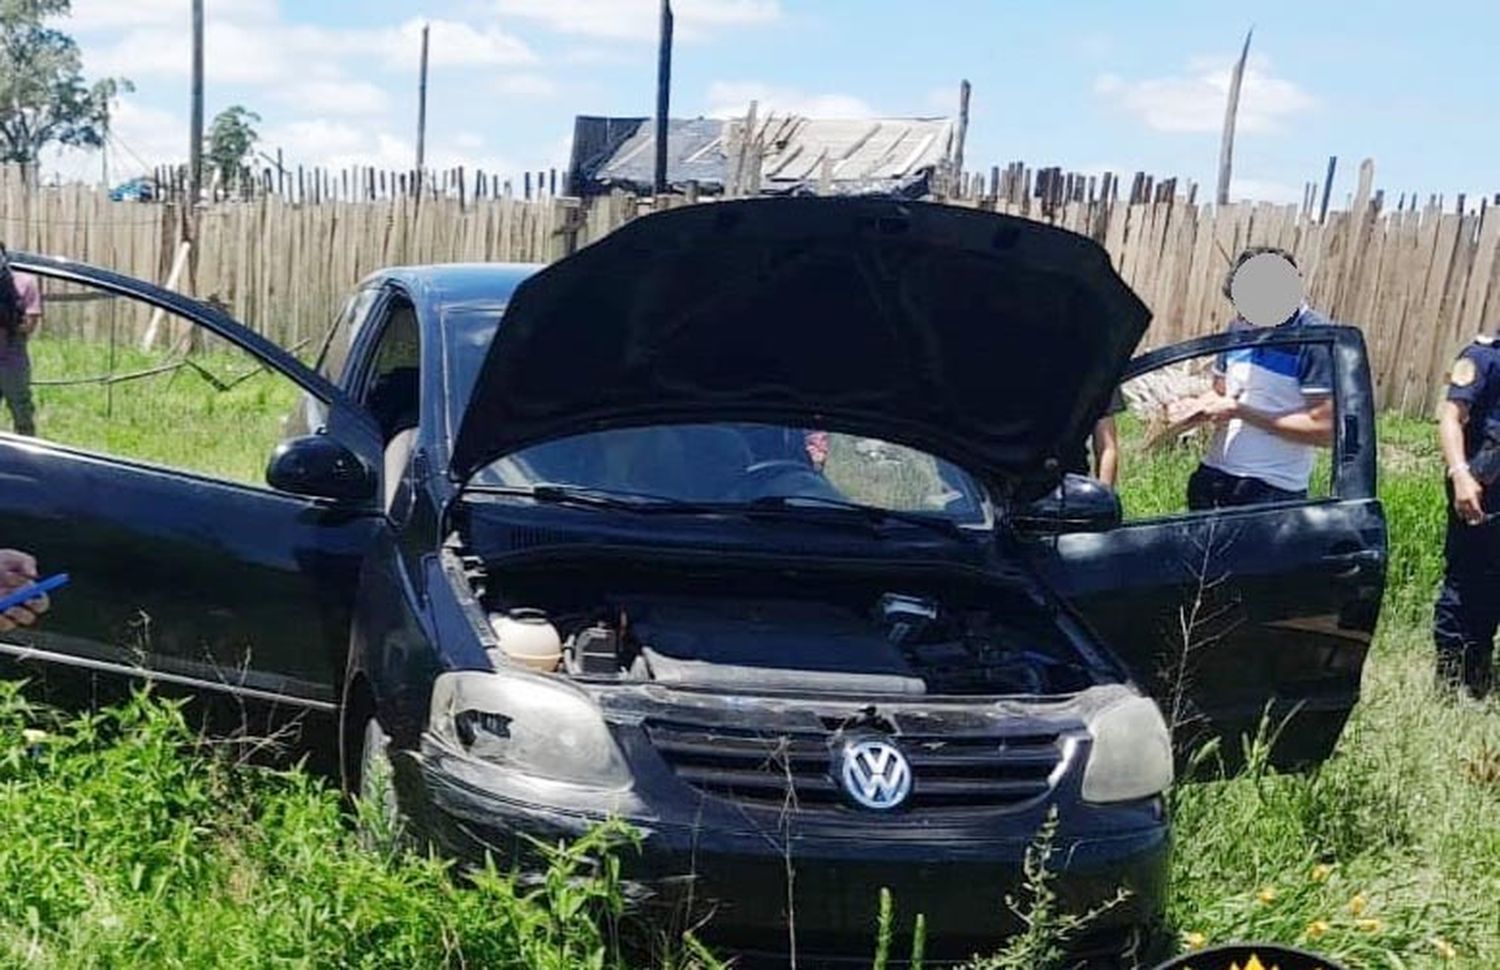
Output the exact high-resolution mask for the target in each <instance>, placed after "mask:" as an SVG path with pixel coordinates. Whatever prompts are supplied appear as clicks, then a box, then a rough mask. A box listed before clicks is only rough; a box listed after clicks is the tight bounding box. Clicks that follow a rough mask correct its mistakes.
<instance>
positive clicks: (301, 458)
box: [266, 434, 375, 502]
mask: <svg viewBox="0 0 1500 970" xmlns="http://www.w3.org/2000/svg"><path fill="white" fill-rule="evenodd" d="M266 482H267V483H268V484H270V486H271V487H272V488H274V489H276V490H278V491H282V492H290V493H291V494H293V495H306V496H309V497H312V498H326V499H333V500H335V501H338V502H364V501H367V500H369V499H372V498H374V497H375V476H374V475H372V474H371V473H370V470H369V469H368V468H366V467H365V463H364V462H362V461H360V459H359V456H358V455H356V454H355V453H354V452H352V451H350V450H349V449H348V448H347V447H345V446H344V445H343V444H341V443H340V442H339V441H338V440H337V439H335V438H330V437H329V436H328V435H326V434H309V435H302V436H300V437H296V438H291V439H289V440H287V441H283V442H282V443H281V444H279V445H277V446H276V450H275V451H274V452H272V453H271V461H270V462H269V463H268V464H267V465H266Z"/></svg>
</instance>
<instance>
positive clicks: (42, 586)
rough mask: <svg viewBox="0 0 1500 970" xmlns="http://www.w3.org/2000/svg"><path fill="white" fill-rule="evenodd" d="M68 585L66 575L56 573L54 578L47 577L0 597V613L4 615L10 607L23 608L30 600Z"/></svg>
mask: <svg viewBox="0 0 1500 970" xmlns="http://www.w3.org/2000/svg"><path fill="white" fill-rule="evenodd" d="M67 584H68V574H67V573H58V574H57V575H56V576H48V577H47V578H46V579H44V580H42V581H41V582H37V583H32V584H31V585H30V586H23V587H21V588H20V589H18V590H15V591H14V592H12V593H10V594H9V595H7V596H4V597H0V613H4V612H5V611H6V610H8V609H10V608H11V607H12V606H25V605H26V604H27V603H28V602H30V601H31V600H34V599H36V598H37V597H38V596H41V595H42V594H44V593H50V592H52V591H53V590H54V589H57V588H58V587H59V586H66V585H67Z"/></svg>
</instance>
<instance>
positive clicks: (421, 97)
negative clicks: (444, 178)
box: [417, 24, 428, 179]
mask: <svg viewBox="0 0 1500 970" xmlns="http://www.w3.org/2000/svg"><path fill="white" fill-rule="evenodd" d="M427 31H428V25H427V24H423V25H422V73H421V76H420V78H419V80H418V81H417V178H419V179H420V178H421V177H422V167H423V165H424V164H425V163H426V158H427Z"/></svg>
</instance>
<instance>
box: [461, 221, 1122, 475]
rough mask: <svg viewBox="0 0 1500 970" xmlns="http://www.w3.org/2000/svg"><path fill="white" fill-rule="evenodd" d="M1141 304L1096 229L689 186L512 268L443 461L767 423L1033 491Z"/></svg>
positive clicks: (1118, 355) (1100, 395)
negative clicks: (589, 435) (692, 194)
mask: <svg viewBox="0 0 1500 970" xmlns="http://www.w3.org/2000/svg"><path fill="white" fill-rule="evenodd" d="M1149 320H1150V311H1148V310H1147V309H1146V306H1145V305H1144V304H1143V303H1141V301H1140V300H1139V299H1138V298H1137V297H1136V296H1135V294H1134V293H1132V292H1131V290H1130V289H1129V287H1127V286H1126V285H1125V283H1124V282H1123V281H1122V280H1121V279H1120V277H1119V276H1118V275H1117V274H1116V273H1115V272H1114V269H1113V268H1112V267H1111V265H1110V262H1109V257H1108V256H1107V254H1106V253H1105V252H1104V250H1103V249H1102V248H1100V247H1099V246H1098V245H1097V244H1095V243H1094V242H1093V241H1091V240H1089V239H1087V238H1085V237H1083V236H1080V235H1077V234H1075V233H1072V232H1067V231H1065V230H1062V229H1056V228H1053V227H1051V226H1047V225H1044V224H1042V223H1038V222H1032V221H1029V220H1024V219H1017V218H1012V217H1008V216H1000V215H995V214H993V213H987V212H981V211H978V210H973V209H964V208H960V207H957V206H949V205H937V204H924V203H910V202H900V201H895V200H886V199H827V198H796V199H755V200H746V201H737V202H720V203H713V204H703V205H694V206H686V207H683V208H679V209H673V210H669V211H666V212H662V213H657V214H654V215H649V216H645V217H643V218H640V219H637V220H635V221H634V222H631V223H629V224H628V225H625V226H623V227H622V228H620V229H618V230H616V231H615V232H613V233H611V234H610V235H608V236H606V237H604V238H603V239H602V240H600V241H599V242H596V243H594V244H593V245H590V246H588V247H587V248H585V249H582V250H580V251H579V252H578V253H577V254H575V255H573V256H570V257H568V258H566V259H563V260H561V261H559V262H557V263H555V264H553V265H552V266H550V267H548V268H546V269H544V270H542V271H541V272H539V273H537V274H536V275H535V276H532V277H530V278H529V279H527V280H526V281H525V282H524V283H522V284H521V286H520V287H519V288H517V290H516V292H515V294H514V296H513V297H512V299H511V301H510V304H509V306H508V308H507V309H506V311H505V314H504V316H503V318H502V319H501V322H500V326H499V328H498V330H497V332H496V335H495V337H494V339H493V340H492V341H491V343H490V347H489V350H488V353H487V356H486V359H485V362H484V365H483V367H482V369H481V371H480V374H479V377H478V379H477V381H476V382H475V386H474V390H473V394H472V396H471V398H470V400H469V404H468V407H467V409H466V410H465V412H464V415H463V417H462V419H461V421H460V422H459V427H458V431H457V434H456V436H455V440H454V442H453V450H452V471H453V473H454V475H455V477H457V478H458V479H460V480H464V479H467V478H468V477H469V476H470V475H472V474H473V473H474V472H475V471H477V470H478V469H479V468H481V467H483V466H484V465H486V464H488V463H489V462H491V461H493V460H494V459H496V458H498V457H501V456H503V455H505V454H508V453H511V452H514V451H516V450H517V449H520V448H522V447H525V446H527V445H533V444H537V443H539V442H542V441H545V440H549V439H554V438H559V437H564V436H568V435H572V434H579V433H583V432H587V431H594V430H600V429H604V428H610V427H625V426H639V425H645V424H666V423H689V422H706V421H738V422H765V423H775V424H785V425H791V426H798V427H807V428H818V429H824V430H830V431H845V432H849V433H856V434H862V435H867V436H872V437H880V438H884V439H886V440H890V441H895V442H900V443H903V444H907V445H911V446H913V447H916V448H920V449H922V450H925V451H928V452H931V453H933V454H936V455H940V456H942V457H944V458H947V459H949V460H951V461H953V462H955V463H957V464H959V465H960V466H963V467H965V468H967V469H968V470H969V471H970V472H972V473H975V474H977V475H979V476H981V477H985V478H987V479H989V480H990V481H991V482H992V483H993V484H1002V485H1005V486H1006V487H1009V488H1012V489H1014V490H1016V491H1018V492H1021V493H1031V494H1039V493H1041V492H1044V491H1046V490H1047V489H1050V488H1051V487H1052V486H1053V485H1055V483H1056V481H1057V479H1058V477H1059V474H1060V472H1059V469H1058V462H1057V456H1058V455H1059V454H1062V453H1063V452H1064V451H1065V450H1066V449H1067V448H1068V447H1069V446H1072V445H1076V444H1077V443H1078V442H1079V441H1080V440H1082V438H1083V437H1084V436H1085V435H1086V434H1088V433H1089V432H1090V430H1091V429H1092V425H1093V422H1094V420H1095V418H1096V417H1097V416H1098V415H1099V414H1100V413H1101V412H1102V410H1103V408H1104V405H1105V402H1106V400H1107V397H1108V395H1109V394H1110V392H1111V390H1112V388H1113V387H1114V385H1115V383H1116V381H1117V380H1118V378H1119V375H1120V373H1121V372H1122V370H1123V369H1124V366H1125V364H1126V362H1127V361H1128V360H1129V357H1130V355H1131V353H1132V351H1133V350H1134V348H1135V346H1136V344H1137V342H1138V341H1139V340H1140V338H1141V335H1142V334H1143V333H1144V332H1145V329H1146V325H1147V323H1148V322H1149Z"/></svg>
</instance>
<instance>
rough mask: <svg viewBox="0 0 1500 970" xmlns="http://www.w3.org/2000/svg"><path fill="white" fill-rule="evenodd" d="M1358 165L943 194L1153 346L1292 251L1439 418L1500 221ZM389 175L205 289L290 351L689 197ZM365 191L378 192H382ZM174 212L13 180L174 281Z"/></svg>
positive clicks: (211, 227) (1039, 182) (219, 255)
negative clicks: (1239, 255)
mask: <svg viewBox="0 0 1500 970" xmlns="http://www.w3.org/2000/svg"><path fill="white" fill-rule="evenodd" d="M751 167H753V166H751ZM542 174H543V173H537V177H536V180H535V186H536V191H538V192H540V191H542V190H543V189H544V186H545V184H546V183H544V181H543V179H542V177H541V176H542ZM986 174H987V177H986ZM1360 174H1361V177H1360V182H1359V188H1358V190H1357V191H1356V193H1355V195H1354V197H1353V199H1352V200H1351V201H1350V204H1349V206H1348V208H1346V209H1343V210H1339V209H1330V210H1329V211H1328V212H1327V213H1326V214H1324V213H1322V212H1321V211H1319V210H1320V209H1321V206H1316V207H1315V206H1314V205H1312V204H1311V200H1310V199H1309V198H1306V197H1305V198H1304V199H1303V202H1302V203H1301V204H1295V203H1294V204H1290V205H1272V204H1268V203H1240V204H1232V205H1226V206H1213V205H1208V204H1202V205H1200V204H1198V203H1197V202H1196V201H1195V199H1196V195H1197V187H1196V186H1195V185H1192V184H1191V183H1188V184H1186V185H1182V186H1179V185H1178V183H1177V181H1176V180H1175V179H1167V180H1161V179H1153V178H1152V177H1150V176H1147V175H1145V174H1144V173H1137V175H1136V176H1135V178H1134V179H1133V180H1132V181H1130V182H1128V183H1126V184H1124V185H1122V184H1121V182H1120V180H1119V179H1118V178H1117V177H1116V176H1114V175H1113V174H1110V173H1106V174H1104V175H1102V176H1099V177H1085V176H1082V175H1078V174H1076V173H1066V172H1063V171H1062V170H1060V169H1039V170H1032V169H1029V168H1027V167H1026V166H1025V165H1023V164H1021V163H1015V164H1012V165H1009V166H1006V167H1004V168H1001V167H999V166H997V167H994V168H991V169H989V170H988V172H987V173H979V174H971V175H967V176H964V175H959V176H958V177H957V178H956V179H954V184H955V195H954V197H953V198H950V199H947V200H946V201H947V202H948V203H950V204H953V205H962V206H971V207H978V208H982V209H987V210H993V211H998V212H1002V213H1007V214H1011V215H1016V216H1020V217H1023V218H1029V219H1038V220H1044V221H1047V222H1050V223H1054V224H1056V225H1059V226H1062V227H1065V228H1067V229H1070V230H1073V231H1075V232H1079V233H1082V234H1084V235H1088V236H1091V237H1092V238H1094V239H1096V240H1098V241H1099V242H1100V243H1101V244H1102V245H1103V246H1104V247H1105V248H1106V249H1107V250H1108V252H1109V254H1110V256H1111V258H1112V259H1113V260H1114V263H1115V266H1116V267H1117V269H1118V270H1119V272H1120V273H1121V275H1122V276H1123V277H1124V279H1125V280H1126V282H1127V283H1129V284H1130V285H1131V286H1132V287H1133V288H1134V289H1135V290H1136V292H1137V293H1139V294H1140V296H1141V298H1142V299H1143V300H1145V301H1146V303H1147V304H1148V305H1149V306H1150V307H1151V308H1152V310H1153V312H1154V314H1155V319H1154V322H1153V323H1152V327H1151V330H1150V332H1149V333H1148V335H1147V338H1146V342H1147V344H1148V345H1150V346H1160V345H1162V344H1165V343H1169V342H1173V341H1176V340H1182V339H1186V338H1188V337H1192V336H1196V335H1199V334H1203V333H1208V332H1211V331H1213V330H1216V329H1219V328H1222V327H1223V326H1224V325H1225V324H1226V323H1227V321H1228V318H1229V315H1230V313H1231V309H1230V307H1229V304H1228V301H1226V300H1225V299H1224V298H1223V296H1222V294H1221V293H1220V285H1221V282H1222V280H1223V276H1224V273H1225V271H1226V270H1227V265H1226V259H1227V258H1228V257H1229V256H1231V255H1232V254H1234V253H1235V252H1238V251H1239V250H1240V249H1241V248H1242V247H1244V246H1246V245H1250V244H1273V245H1278V246H1282V247H1284V248H1286V249H1288V250H1290V251H1292V252H1293V253H1294V254H1295V256H1296V258H1297V260H1298V263H1299V264H1300V265H1301V266H1302V269H1303V272H1304V275H1305V276H1306V277H1307V279H1308V281H1309V287H1310V297H1311V300H1312V302H1313V304H1314V305H1315V306H1317V307H1319V308H1320V309H1323V310H1325V311H1327V312H1329V313H1330V314H1331V315H1332V316H1333V317H1334V318H1336V319H1339V320H1343V321H1347V322H1349V323H1353V324H1356V325H1359V326H1361V327H1363V328H1364V330H1365V332H1366V335H1367V339H1368V341H1369V345H1370V354H1371V368H1372V371H1373V373H1374V376H1375V379H1376V385H1377V397H1378V402H1379V404H1380V405H1381V406H1383V407H1388V408H1392V409H1395V410H1399V411H1402V412H1404V413H1408V414H1417V413H1430V411H1431V408H1432V406H1433V404H1434V403H1435V401H1436V400H1437V399H1438V397H1439V395H1440V393H1441V391H1442V388H1443V386H1444V381H1445V375H1446V372H1447V367H1448V365H1449V362H1450V361H1451V359H1452V357H1453V356H1454V354H1455V353H1456V352H1457V351H1458V350H1459V348H1460V347H1461V346H1462V345H1463V344H1464V343H1465V342H1466V341H1467V340H1469V339H1471V337H1472V336H1473V335H1474V334H1475V333H1478V332H1479V331H1481V330H1482V329H1489V328H1493V327H1494V325H1495V324H1496V323H1497V322H1500V272H1497V267H1496V261H1497V259H1500V218H1497V212H1496V205H1495V204H1493V203H1492V201H1491V200H1489V199H1484V200H1481V202H1480V205H1479V206H1478V207H1477V208H1476V207H1474V206H1473V205H1472V204H1469V205H1468V207H1467V208H1465V207H1464V203H1463V202H1462V201H1460V203H1459V205H1458V207H1457V208H1456V209H1455V210H1449V211H1444V209H1443V208H1442V203H1441V200H1440V199H1438V198H1436V197H1431V196H1429V200H1428V203H1427V205H1426V206H1424V207H1419V206H1418V204H1417V202H1416V196H1415V195H1414V194H1413V195H1411V196H1410V198H1411V199H1412V202H1411V204H1410V205H1408V204H1407V203H1406V199H1407V197H1408V194H1407V193H1401V197H1402V201H1401V203H1400V204H1398V206H1397V208H1396V209H1395V210H1393V211H1383V209H1382V206H1383V202H1384V198H1385V196H1384V194H1383V193H1382V192H1380V191H1378V190H1376V189H1375V188H1374V172H1373V167H1372V166H1371V165H1370V164H1369V163H1368V162H1367V163H1366V164H1365V165H1364V166H1362V170H1361V173H1360ZM376 175H377V173H375V172H373V171H371V170H366V171H365V172H364V173H363V175H362V178H360V177H352V178H350V179H348V182H349V185H348V188H347V189H339V188H336V187H338V186H342V185H343V184H344V182H345V179H344V178H342V177H340V178H334V177H333V176H332V175H331V174H330V173H326V172H314V173H312V175H311V176H310V177H304V178H302V179H299V180H296V181H299V182H301V183H302V189H301V190H300V191H301V193H302V194H301V196H300V198H301V199H302V201H294V200H292V199H288V198H285V197H281V196H277V195H275V194H266V193H264V192H262V193H259V194H257V195H255V196H254V197H253V198H248V199H245V200H239V201H219V202H215V203H212V204H208V205H206V206H205V207H204V208H203V211H202V212H201V217H200V219H199V227H200V228H199V235H200V238H199V240H198V241H197V246H198V252H197V266H198V269H197V281H196V284H197V292H196V295H197V296H199V297H201V298H204V299H209V298H213V299H217V300H219V301H221V302H222V303H224V304H225V305H227V306H228V307H229V309H230V311H231V312H232V313H233V314H234V315H235V316H236V317H238V318H239V319H241V320H243V321H245V322H246V323H248V324H250V325H251V326H253V327H255V328H257V329H258V330H260V331H261V332H263V333H265V334H266V335H267V336H269V337H271V338H273V339H275V340H277V341H278V342H280V343H282V344H283V345H286V346H294V345H304V344H305V343H306V342H307V341H309V340H311V339H312V338H314V337H315V336H317V335H318V334H321V333H322V332H323V330H324V329H325V328H326V327H327V325H328V323H329V321H331V320H332V319H333V317H334V316H335V314H336V313H337V311H338V309H339V307H340V306H341V304H342V301H343V300H344V299H345V298H346V297H347V295H348V293H349V291H350V289H351V288H352V287H353V285H354V284H355V283H356V282H358V281H359V280H360V279H361V278H362V277H364V276H365V275H367V274H369V273H371V272H373V271H374V270H376V269H378V268H380V267H382V266H389V265H397V264H412V263H429V262H450V261H480V262H548V261H551V260H554V259H557V258H560V257H562V256H564V255H566V254H568V253H569V252H571V251H573V250H574V249H576V248H577V247H579V246H583V245H586V244H588V243H589V242H592V241H594V240H597V239H599V238H601V237H602V236H603V235H605V234H606V233H608V232H610V231H612V230H614V229H615V228H617V227H619V226H621V225H623V224H624V223H626V222H628V221H630V220H631V219H633V218H636V217H637V216H638V215H640V214H642V213H645V212H650V211H652V210H654V209H660V208H667V207H673V206H677V205H684V204H691V203H690V202H689V200H688V199H687V198H685V197H683V196H660V197H657V198H635V197H632V196H627V195H624V194H618V193H617V194H614V195H606V196H598V197H592V198H588V199H577V198H570V197H566V196H546V195H543V196H542V197H540V198H534V199H531V200H529V201H528V200H527V199H524V198H517V197H515V196H514V195H512V194H511V193H510V191H509V188H508V187H506V186H508V183H503V182H502V181H501V180H500V179H498V178H495V177H493V176H491V175H487V174H485V173H467V174H463V173H457V172H455V173H454V177H453V179H452V180H450V181H449V183H448V185H447V188H446V189H443V188H442V187H441V186H442V185H443V182H442V180H441V178H438V179H431V178H429V179H428V182H429V183H430V184H429V185H428V186H427V187H426V188H424V189H423V191H421V192H406V191H402V189H401V185H402V182H401V180H398V178H397V173H390V178H389V179H386V180H382V179H379V178H377V177H376ZM528 181H530V177H529V176H528ZM382 184H383V185H384V186H385V189H384V190H383V191H384V193H385V194H384V195H381V191H382V190H381V189H380V188H379V187H380V186H381V185H382ZM407 184H409V185H416V184H417V180H416V179H415V178H412V179H411V180H410V182H409V183H407ZM361 185H362V186H363V187H364V188H362V189H358V190H357V191H356V189H357V186H361ZM460 185H462V186H465V188H463V189H460V188H459V186H460ZM313 187H317V188H315V189H314V188H313ZM372 187H373V188H372ZM427 188H430V189H432V191H430V192H428V191H427V190H426V189H427ZM371 194H374V195H376V196H379V197H377V198H375V199H374V200H373V201H370V200H369V198H368V196H369V195H371ZM692 195H693V197H694V198H695V199H703V200H706V199H707V198H708V197H707V196H700V195H699V194H698V193H697V192H696V191H695V192H693V193H692ZM359 198H363V199H364V201H357V200H356V199H359ZM177 206H178V203H176V202H167V203H160V202H157V203H139V202H112V201H110V200H109V199H108V198H107V196H106V195H105V194H103V193H101V192H99V191H98V190H96V189H94V188H92V187H85V186H65V187H60V188H48V187H42V188H37V187H35V186H34V185H32V184H29V183H25V182H23V181H22V180H21V179H20V178H19V177H18V176H17V175H16V174H15V173H13V172H8V171H5V172H0V240H3V241H4V242H5V243H6V244H8V245H9V246H11V247H12V248H14V249H25V250H32V251H37V252H44V253H51V254H56V255H63V256H67V257H70V258H73V259H77V260H80V261H83V262H89V263H96V264H99V265H103V266H108V267H111V268H113V269H116V270H118V271H120V272H123V273H127V274H131V275H135V276H140V277H143V278H146V279H151V280H166V279H167V278H168V275H169V273H170V272H171V270H172V266H173V263H174V257H175V255H176V254H177V253H178V252H179V245H180V243H181V242H183V240H182V239H181V238H180V237H181V231H182V230H181V226H182V223H183V220H181V219H179V218H177V217H176V209H177ZM67 291H68V288H67V287H62V286H52V287H51V288H50V289H49V290H48V294H47V295H48V299H49V300H50V301H52V302H51V306H50V308H49V312H48V322H47V326H48V327H49V329H51V330H52V331H53V332H62V333H66V334H69V335H72V336H77V337H81V338H85V339H91V340H98V341H101V342H103V341H104V340H106V339H108V336H109V334H110V331H111V326H112V325H113V326H114V327H115V328H117V332H118V335H119V339H120V340H122V341H129V342H134V343H139V341H140V340H141V338H142V336H143V335H144V334H145V332H146V328H147V327H148V326H149V318H148V315H147V314H145V313H143V312H137V311H136V310H134V309H132V308H130V307H128V306H121V307H118V308H116V307H115V305H116V304H120V303H122V301H109V300H104V301H101V300H89V299H86V298H82V297H80V295H79V294H76V293H75V294H71V295H72V296H73V297H74V298H75V299H73V300H69V296H70V294H69V293H68V292H67ZM115 314H118V316H117V317H116V316H115ZM175 337H176V335H175V334H173V333H171V332H170V331H169V333H168V335H167V338H166V340H167V343H166V344H165V345H166V346H176V343H177V340H176V339H174V338H175Z"/></svg>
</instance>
